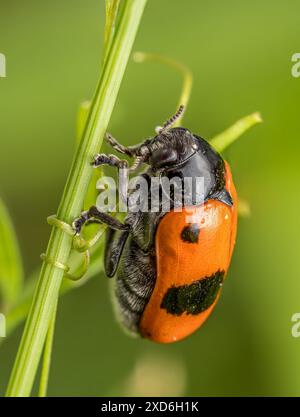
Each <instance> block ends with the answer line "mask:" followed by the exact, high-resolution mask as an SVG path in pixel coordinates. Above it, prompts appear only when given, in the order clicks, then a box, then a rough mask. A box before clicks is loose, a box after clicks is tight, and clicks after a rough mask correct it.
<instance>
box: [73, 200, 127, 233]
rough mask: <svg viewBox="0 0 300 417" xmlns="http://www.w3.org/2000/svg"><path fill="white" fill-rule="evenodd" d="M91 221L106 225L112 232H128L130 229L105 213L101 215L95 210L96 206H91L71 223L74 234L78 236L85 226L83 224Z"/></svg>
mask: <svg viewBox="0 0 300 417" xmlns="http://www.w3.org/2000/svg"><path fill="white" fill-rule="evenodd" d="M93 219H95V220H97V221H100V222H101V223H104V224H106V225H107V226H109V227H110V228H111V229H114V230H126V231H129V230H130V229H131V226H130V225H129V224H124V223H121V222H120V221H119V220H118V219H116V218H115V217H112V216H110V215H109V214H107V213H102V212H101V211H99V210H98V209H97V207H96V206H92V207H91V208H90V209H89V210H87V211H83V212H82V213H81V215H80V216H79V217H77V219H75V220H74V221H73V224H72V226H73V229H74V231H75V233H76V234H79V233H80V232H81V229H82V227H83V226H84V225H85V223H87V222H90V221H91V220H93Z"/></svg>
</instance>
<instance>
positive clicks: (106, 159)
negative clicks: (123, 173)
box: [92, 153, 128, 169]
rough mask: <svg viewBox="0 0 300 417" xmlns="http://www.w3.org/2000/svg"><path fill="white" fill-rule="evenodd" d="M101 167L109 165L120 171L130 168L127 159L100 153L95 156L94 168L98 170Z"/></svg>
mask: <svg viewBox="0 0 300 417" xmlns="http://www.w3.org/2000/svg"><path fill="white" fill-rule="evenodd" d="M100 165H109V166H111V167H117V168H119V169H126V168H128V162H127V161H126V160H125V159H120V158H118V157H117V156H116V155H106V154H105V153H98V154H97V155H95V156H94V160H93V162H92V166H93V167H94V168H97V167H99V166H100Z"/></svg>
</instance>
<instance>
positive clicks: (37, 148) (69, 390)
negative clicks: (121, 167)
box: [0, 0, 300, 396]
mask: <svg viewBox="0 0 300 417" xmlns="http://www.w3.org/2000/svg"><path fill="white" fill-rule="evenodd" d="M299 14H300V3H299V1H298V0H290V1H289V2H288V3H287V2H284V1H281V0H272V1H271V0H266V1H264V2H262V1H260V0H252V1H245V0H243V1H240V0H227V1H226V2H224V1H221V0H211V1H209V2H205V1H199V0H187V1H182V0H181V1H180V0H150V1H149V2H148V6H147V8H146V11H145V14H144V18H143V20H142V24H141V27H140V30H139V34H138V37H137V39H136V43H135V50H143V51H149V52H150V51H151V52H159V53H163V54H166V55H169V56H172V57H174V58H176V59H178V60H180V61H182V62H184V63H186V64H187V65H188V66H189V67H190V69H191V70H192V72H193V74H194V88H193V93H192V97H191V102H190V104H189V107H188V110H187V113H186V117H185V125H186V126H187V127H188V128H190V129H191V130H192V131H194V132H196V133H198V134H200V135H202V136H203V137H205V138H210V137H212V136H213V135H214V134H216V133H218V132H220V131H222V130H223V129H224V128H225V127H227V126H229V125H230V124H231V123H233V122H234V121H235V120H236V119H238V118H240V117H242V116H244V115H246V114H249V113H251V112H253V111H256V110H259V111H260V112H261V114H262V116H263V119H264V123H263V124H261V125H258V126H255V127H254V128H253V129H252V130H250V131H248V132H247V133H246V134H245V135H244V136H243V137H242V138H241V139H240V140H239V141H238V142H236V143H235V144H234V145H233V146H232V147H231V148H230V149H229V150H228V151H226V154H225V157H226V158H227V160H228V161H229V162H230V164H231V167H232V171H233V174H234V178H235V182H236V185H237V188H238V192H239V195H240V196H241V197H242V198H244V199H246V200H248V201H249V203H250V205H251V217H249V218H246V219H245V218H243V219H240V221H239V231H238V240H237V245H236V250H235V253H234V257H233V261H232V266H231V270H230V273H229V275H228V280H227V281H226V285H225V287H224V290H223V295H222V297H221V299H220V302H219V303H218V306H217V308H216V309H215V311H214V313H213V315H212V316H211V318H210V319H209V321H208V322H207V323H206V324H205V325H204V326H203V327H202V328H201V330H200V331H198V332H197V333H196V334H194V335H193V336H192V337H190V338H188V339H186V340H184V341H182V342H179V343H177V344H174V345H167V346H160V345H155V344H152V343H151V342H148V341H145V340H135V339H131V338H129V337H128V336H126V335H125V334H124V333H123V332H122V331H121V330H120V328H119V326H118V324H117V323H116V321H115V319H114V317H113V313H112V307H111V303H110V299H109V296H108V282H107V280H106V278H105V276H104V275H102V276H97V277H95V278H93V279H92V280H90V281H89V282H88V283H87V284H86V285H84V286H82V287H81V288H80V289H77V290H74V291H72V292H70V293H69V294H67V295H65V296H64V297H63V298H62V299H61V301H60V305H59V314H58V320H57V328H56V335H55V342H54V352H53V362H52V369H51V379H50V386H49V395H60V396H61V395H83V396H90V395H96V396H99V395H100V396H102V395H152V394H154V395H197V396H204V395H205V396H213V395H222V396H229V395H239V396H242V395H247V396H249V395H264V396H265V395H271V396H275V395H284V396H285V395H300V338H299V339H297V338H293V337H292V335H291V326H292V323H291V316H292V315H293V314H294V313H296V312H300V256H299V246H300V245H299V236H300V233H299V226H300V221H299V218H300V217H299V204H300V198H299V181H300V172H299V163H300V161H299V150H300V140H299V133H300V117H299V113H300V107H299V96H300V95H299V93H300V78H298V79H297V78H293V77H292V76H291V66H292V64H291V56H292V54H293V53H295V52H300V36H299V35H300V26H299ZM103 22H104V4H103V1H101V0H88V1H85V2H82V1H79V0H72V1H70V0H69V1H68V0H53V1H51V2H39V1H36V0H27V1H26V2H24V1H21V0H15V1H14V2H4V1H1V15H0V52H2V53H4V54H5V55H6V58H7V78H1V79H0V135H1V146H0V195H1V197H2V198H3V199H4V201H5V203H6V204H7V206H8V208H9V211H10V213H11V215H12V217H13V220H14V223H15V227H16V230H17V234H18V238H19V240H20V245H21V249H22V253H23V257H24V267H25V270H26V273H27V275H28V274H29V273H30V272H31V271H32V270H34V269H36V268H38V266H39V265H40V260H39V254H40V253H41V252H42V251H44V249H45V246H46V243H47V240H48V236H49V227H48V226H47V224H46V221H45V218H46V216H47V215H49V214H52V213H55V211H56V208H57V205H58V202H59V199H60V195H61V192H62V189H63V186H64V183H65V180H66V176H67V173H68V170H69V167H70V163H71V158H72V155H73V151H74V144H75V135H76V113H77V110H78V106H79V103H80V102H81V101H82V100H84V99H88V98H90V97H91V95H92V93H93V89H94V87H95V84H96V81H97V78H98V74H99V66H100V61H101V48H102V46H101V44H102V33H103ZM180 82H181V80H180V78H179V77H178V74H176V73H173V72H172V70H170V69H168V68H165V67H163V66H161V65H159V64H156V63H151V64H150V63H148V64H143V65H137V64H135V63H132V62H131V63H130V64H129V65H128V69H127V72H126V76H125V78H124V81H123V84H122V88H121V91H120V95H119V100H118V103H117V105H116V107H115V111H114V114H113V118H112V120H111V124H110V131H111V132H112V133H113V134H114V135H115V136H116V137H117V138H119V139H120V140H121V141H122V142H123V143H125V144H134V143H136V142H138V141H140V139H141V138H145V137H147V136H149V135H152V134H153V129H154V127H155V126H156V125H158V124H160V123H161V122H162V121H164V120H165V119H166V118H167V117H168V116H169V115H170V114H171V113H172V112H173V111H174V109H175V107H176V102H177V98H178V94H179V91H180ZM22 327H23V325H22V326H19V327H18V329H17V330H16V331H15V332H14V333H13V334H12V335H11V336H10V337H9V338H7V339H6V340H5V342H4V343H3V344H2V346H1V349H0V392H1V393H2V394H3V392H4V390H5V386H6V383H7V380H8V376H9V372H10V369H11V366H12V364H13V360H14V357H15V354H16V350H17V346H18V342H19V340H20V336H21V331H22Z"/></svg>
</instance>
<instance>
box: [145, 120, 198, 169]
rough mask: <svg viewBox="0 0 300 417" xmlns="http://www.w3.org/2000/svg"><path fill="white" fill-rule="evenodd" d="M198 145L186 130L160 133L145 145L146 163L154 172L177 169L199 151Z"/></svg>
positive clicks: (195, 139) (177, 129) (173, 129)
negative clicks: (146, 152)
mask: <svg viewBox="0 0 300 417" xmlns="http://www.w3.org/2000/svg"><path fill="white" fill-rule="evenodd" d="M199 145H200V142H199V140H198V139H197V138H195V137H194V136H193V135H192V133H191V132H190V131H189V130H188V129H185V128H182V127H174V128H172V129H169V130H167V131H162V132H161V133H158V135H157V136H155V137H154V138H153V139H151V140H150V141H148V143H145V146H147V149H148V158H147V163H148V164H149V165H150V166H151V167H152V169H153V170H154V171H156V170H161V169H172V168H174V167H179V166H181V165H183V164H185V163H186V162H187V161H188V160H189V159H190V158H191V157H192V155H194V154H195V153H196V152H197V151H198V150H199Z"/></svg>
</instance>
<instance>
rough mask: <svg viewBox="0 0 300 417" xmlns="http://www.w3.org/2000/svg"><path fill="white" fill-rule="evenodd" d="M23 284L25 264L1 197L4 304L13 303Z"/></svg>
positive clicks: (0, 288)
mask: <svg viewBox="0 0 300 417" xmlns="http://www.w3.org/2000/svg"><path fill="white" fill-rule="evenodd" d="M22 286H23V266H22V260H21V254H20V249H19V245H18V241H17V238H16V234H15V230H14V226H13V223H12V220H11V218H10V215H9V213H8V210H7V208H6V207H5V205H4V203H3V201H2V200H1V199H0V292H1V296H2V297H1V298H2V301H3V304H4V306H5V307H6V308H7V307H8V306H10V305H12V304H13V303H14V302H15V301H16V300H17V298H18V296H19V295H20V292H21V289H22Z"/></svg>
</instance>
